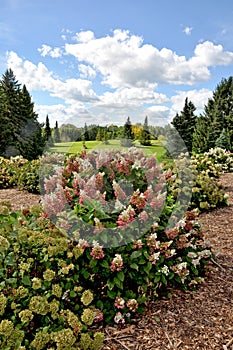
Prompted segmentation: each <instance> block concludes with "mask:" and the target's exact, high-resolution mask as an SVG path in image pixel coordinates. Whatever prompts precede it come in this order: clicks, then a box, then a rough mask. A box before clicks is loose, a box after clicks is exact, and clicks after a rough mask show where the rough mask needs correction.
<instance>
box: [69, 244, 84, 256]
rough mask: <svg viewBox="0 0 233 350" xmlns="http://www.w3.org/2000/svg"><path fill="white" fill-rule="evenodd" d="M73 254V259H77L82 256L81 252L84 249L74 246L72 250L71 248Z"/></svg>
mask: <svg viewBox="0 0 233 350" xmlns="http://www.w3.org/2000/svg"><path fill="white" fill-rule="evenodd" d="M72 252H73V254H74V256H75V259H78V258H79V257H80V256H81V255H82V254H83V252H84V249H83V248H82V247H80V246H78V245H77V246H75V247H74V248H73V251H72Z"/></svg>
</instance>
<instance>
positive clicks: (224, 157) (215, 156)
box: [204, 147, 233, 173]
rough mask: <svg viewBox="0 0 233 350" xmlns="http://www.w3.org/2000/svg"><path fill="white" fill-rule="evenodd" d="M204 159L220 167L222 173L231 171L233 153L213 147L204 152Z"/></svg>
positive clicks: (232, 169) (232, 167) (232, 168)
mask: <svg viewBox="0 0 233 350" xmlns="http://www.w3.org/2000/svg"><path fill="white" fill-rule="evenodd" d="M204 157H208V159H210V160H211V161H212V162H213V163H214V164H215V165H220V166H221V171H222V172H224V173H227V172H232V171H233V153H232V152H231V151H226V150H225V149H223V148H220V147H215V148H211V149H210V150H209V151H208V152H205V153H204Z"/></svg>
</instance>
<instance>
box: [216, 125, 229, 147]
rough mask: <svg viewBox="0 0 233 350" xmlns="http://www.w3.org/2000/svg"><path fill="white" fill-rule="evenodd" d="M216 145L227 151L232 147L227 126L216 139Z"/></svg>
mask: <svg viewBox="0 0 233 350" xmlns="http://www.w3.org/2000/svg"><path fill="white" fill-rule="evenodd" d="M215 146H216V147H221V148H224V149H226V150H227V151H229V150H230V148H231V146H230V139H229V135H228V133H227V131H226V129H225V128H224V129H223V130H222V132H221V134H220V136H219V138H218V139H217V140H216V142H215Z"/></svg>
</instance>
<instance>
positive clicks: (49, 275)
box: [43, 269, 56, 281]
mask: <svg viewBox="0 0 233 350" xmlns="http://www.w3.org/2000/svg"><path fill="white" fill-rule="evenodd" d="M55 276H56V273H55V272H54V271H52V270H50V269H47V270H46V271H45V272H44V273H43V277H44V280H45V281H52V280H53V279H54V277H55Z"/></svg>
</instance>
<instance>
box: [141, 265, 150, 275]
mask: <svg viewBox="0 0 233 350" xmlns="http://www.w3.org/2000/svg"><path fill="white" fill-rule="evenodd" d="M151 269H152V264H151V262H148V263H147V264H146V266H144V268H143V270H144V271H145V272H146V273H147V275H149V273H150V270H151Z"/></svg>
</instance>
